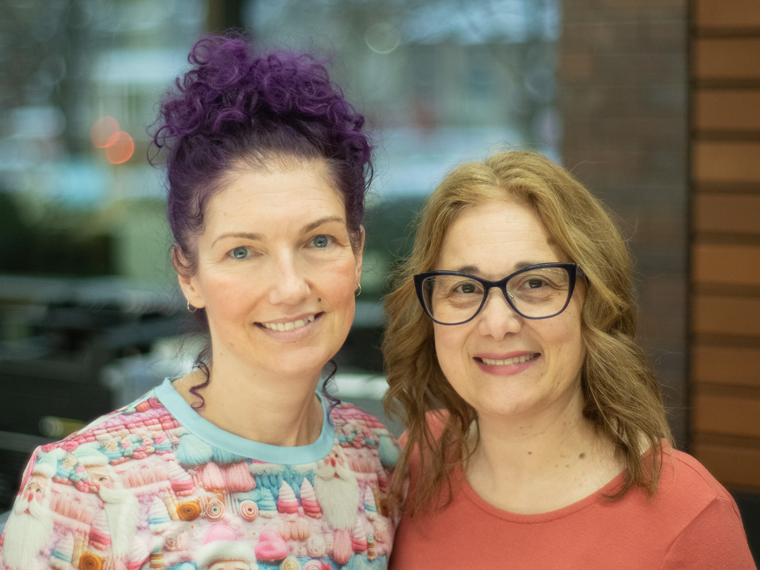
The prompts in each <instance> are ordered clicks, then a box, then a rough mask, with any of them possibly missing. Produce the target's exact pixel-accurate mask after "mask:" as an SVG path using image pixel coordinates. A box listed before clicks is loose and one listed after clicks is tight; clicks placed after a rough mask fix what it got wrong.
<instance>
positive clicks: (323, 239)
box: [311, 235, 331, 248]
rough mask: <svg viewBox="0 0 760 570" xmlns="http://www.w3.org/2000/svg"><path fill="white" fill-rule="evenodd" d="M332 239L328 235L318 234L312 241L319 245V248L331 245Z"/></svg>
mask: <svg viewBox="0 0 760 570" xmlns="http://www.w3.org/2000/svg"><path fill="white" fill-rule="evenodd" d="M330 241H331V240H330V238H329V237H328V236H324V235H319V236H316V237H315V238H314V239H313V240H312V242H311V243H312V244H313V245H314V247H318V248H325V247H327V246H328V245H330Z"/></svg>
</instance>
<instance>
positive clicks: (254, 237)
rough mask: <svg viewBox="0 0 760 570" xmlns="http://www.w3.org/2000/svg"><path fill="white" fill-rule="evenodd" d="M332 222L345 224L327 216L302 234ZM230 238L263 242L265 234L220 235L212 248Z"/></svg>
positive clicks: (337, 218)
mask: <svg viewBox="0 0 760 570" xmlns="http://www.w3.org/2000/svg"><path fill="white" fill-rule="evenodd" d="M330 222H338V223H341V224H345V223H346V222H345V220H344V219H343V218H340V217H338V216H327V217H324V218H320V219H318V220H316V221H314V222H311V223H310V224H307V225H305V226H304V227H303V228H302V229H301V232H300V233H301V234H308V233H309V232H311V231H313V230H315V229H316V228H318V227H319V226H321V225H323V224H327V223H330ZM230 237H236V238H244V239H248V240H251V241H262V240H263V239H264V234H258V233H252V232H228V233H226V234H222V235H220V236H219V237H218V238H216V239H215V240H214V243H212V244H211V245H212V247H213V246H214V245H216V242H218V241H219V240H221V239H225V238H230Z"/></svg>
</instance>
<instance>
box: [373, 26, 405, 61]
mask: <svg viewBox="0 0 760 570" xmlns="http://www.w3.org/2000/svg"><path fill="white" fill-rule="evenodd" d="M364 41H365V42H367V47H368V48H369V49H371V50H372V51H374V52H375V53H379V54H381V55H385V54H388V53H391V52H392V51H393V50H395V49H396V48H397V47H398V46H399V44H400V43H401V34H400V33H399V32H398V30H397V29H396V28H395V27H394V26H392V25H391V24H388V23H384V22H383V23H379V24H374V25H372V26H370V27H369V28H368V29H367V31H366V32H365V34H364Z"/></svg>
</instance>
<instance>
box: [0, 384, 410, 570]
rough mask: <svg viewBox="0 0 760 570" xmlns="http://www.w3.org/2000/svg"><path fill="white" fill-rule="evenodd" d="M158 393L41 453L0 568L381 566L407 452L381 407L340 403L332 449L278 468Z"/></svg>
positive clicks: (307, 569) (301, 569)
mask: <svg viewBox="0 0 760 570" xmlns="http://www.w3.org/2000/svg"><path fill="white" fill-rule="evenodd" d="M154 392H155V390H154V391H152V392H149V393H148V394H147V395H146V396H145V397H143V398H142V399H140V400H138V401H137V402H136V403H134V404H131V405H130V406H128V407H126V408H124V409H122V410H120V411H117V412H114V413H112V414H109V415H107V416H104V417H103V418H100V419H99V420H96V422H93V424H91V425H89V426H88V427H86V428H84V429H83V430H81V431H79V432H76V433H74V434H72V435H71V436H69V437H68V438H66V439H65V440H63V441H61V442H58V443H53V444H49V445H45V446H43V447H41V448H38V449H37V450H36V451H35V454H34V455H33V457H32V459H31V461H30V463H29V465H28V467H27V469H26V472H25V473H24V476H23V482H22V486H21V489H20V491H19V495H18V497H17V499H16V502H15V505H14V506H13V510H12V512H11V515H10V517H9V520H8V523H7V525H6V527H5V532H4V534H3V536H2V537H1V538H0V541H1V542H0V570H5V569H9V570H10V569H13V570H27V569H40V570H42V569H46V568H48V567H52V568H54V569H56V570H73V569H80V570H268V569H275V568H276V569H284V570H328V569H338V568H343V569H346V570H359V569H384V568H386V567H387V563H388V557H389V555H390V552H391V549H392V546H393V544H392V541H393V535H394V530H395V524H394V520H392V517H390V516H389V513H388V512H387V506H386V501H387V493H388V489H389V484H390V477H391V475H392V472H393V467H394V465H395V463H396V461H397V459H398V456H399V448H398V445H397V443H396V441H395V440H394V439H393V437H392V436H391V435H390V434H389V432H388V430H387V429H386V428H385V427H384V426H383V425H382V424H381V423H380V422H379V421H378V420H377V419H376V418H375V417H374V416H372V415H370V414H367V413H366V412H363V411H362V410H360V409H358V408H356V407H354V406H352V405H350V404H340V405H338V406H337V407H335V408H334V409H333V410H332V411H331V413H330V419H331V422H332V426H331V429H334V431H335V438H334V446H333V448H332V450H331V451H330V453H329V454H328V455H327V456H326V457H324V458H323V459H321V460H319V461H317V462H314V463H305V464H278V463H269V462H264V461H260V460H257V459H255V458H251V457H243V456H240V455H237V454H235V453H232V452H230V451H227V450H225V449H222V448H221V447H216V446H214V445H212V444H210V443H208V442H207V441H204V439H201V438H200V437H198V436H197V435H195V434H194V433H192V432H191V431H190V430H189V429H187V428H186V427H184V426H183V425H181V424H180V423H179V422H178V421H177V420H176V419H175V417H174V416H173V415H172V414H171V413H170V412H169V410H167V408H166V407H165V406H164V405H163V404H162V403H161V401H159V399H158V398H157V397H156V396H155V395H154ZM327 447H328V448H329V441H328V443H327Z"/></svg>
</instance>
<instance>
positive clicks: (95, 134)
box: [90, 116, 121, 148]
mask: <svg viewBox="0 0 760 570" xmlns="http://www.w3.org/2000/svg"><path fill="white" fill-rule="evenodd" d="M120 128H121V127H119V121H117V120H116V119H114V118H113V117H108V116H104V117H100V118H99V119H98V120H97V121H95V122H94V123H93V124H92V128H91V129H90V140H91V141H92V144H93V145H95V146H96V147H97V148H105V147H106V146H108V141H109V140H110V139H111V138H112V137H113V135H115V134H116V133H118V132H119V130H120Z"/></svg>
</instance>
